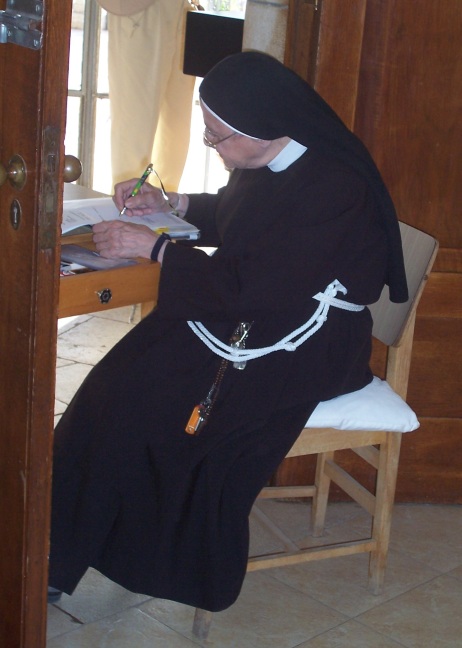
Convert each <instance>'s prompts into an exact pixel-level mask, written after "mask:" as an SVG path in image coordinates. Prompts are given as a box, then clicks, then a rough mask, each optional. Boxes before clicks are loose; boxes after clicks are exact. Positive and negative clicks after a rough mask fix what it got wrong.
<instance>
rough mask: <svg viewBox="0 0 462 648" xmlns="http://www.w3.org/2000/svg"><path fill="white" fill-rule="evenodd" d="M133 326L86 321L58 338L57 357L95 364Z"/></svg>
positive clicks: (102, 321) (111, 321) (111, 322)
mask: <svg viewBox="0 0 462 648" xmlns="http://www.w3.org/2000/svg"><path fill="white" fill-rule="evenodd" d="M133 326H134V324H129V323H128V322H122V321H118V320H116V319H109V318H98V319H97V318H93V319H89V320H86V321H84V322H82V323H80V324H78V325H76V326H74V327H73V328H72V329H70V330H69V331H66V332H64V333H63V334H61V335H59V337H58V356H59V357H60V358H66V359H68V360H74V361H75V362H83V363H86V364H93V365H94V364H96V363H97V362H99V361H100V360H101V358H103V356H104V355H105V354H106V353H107V352H108V351H109V350H110V349H111V348H112V347H113V346H114V344H116V342H118V341H119V340H120V339H121V338H122V337H123V336H124V335H125V334H126V333H128V332H129V331H130V330H131V329H132V328H133Z"/></svg>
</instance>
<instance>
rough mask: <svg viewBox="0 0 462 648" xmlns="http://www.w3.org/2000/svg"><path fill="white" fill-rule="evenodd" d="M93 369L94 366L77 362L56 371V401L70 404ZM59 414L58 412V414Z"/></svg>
mask: <svg viewBox="0 0 462 648" xmlns="http://www.w3.org/2000/svg"><path fill="white" fill-rule="evenodd" d="M92 369H93V365H92V364H85V363H83V362H75V363H71V364H67V365H65V366H64V367H58V368H57V369H56V391H55V396H56V400H57V401H58V402H60V403H65V404H69V403H70V402H71V399H72V397H73V396H74V394H75V392H76V391H77V389H78V388H79V387H80V385H81V384H82V382H83V380H84V378H86V376H87V375H88V374H89V373H90V371H91V370H92ZM56 413H58V412H56Z"/></svg>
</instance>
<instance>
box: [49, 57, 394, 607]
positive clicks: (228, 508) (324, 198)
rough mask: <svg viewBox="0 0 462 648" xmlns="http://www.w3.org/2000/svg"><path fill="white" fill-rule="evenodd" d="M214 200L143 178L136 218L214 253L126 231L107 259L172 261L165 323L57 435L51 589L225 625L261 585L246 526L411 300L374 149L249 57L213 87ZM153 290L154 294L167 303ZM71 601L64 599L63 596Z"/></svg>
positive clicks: (131, 344) (116, 232) (209, 110)
mask: <svg viewBox="0 0 462 648" xmlns="http://www.w3.org/2000/svg"><path fill="white" fill-rule="evenodd" d="M200 102H201V107H202V112H203V117H204V124H205V130H204V136H203V137H204V143H205V144H206V145H207V146H209V147H211V148H214V149H216V151H217V153H218V154H219V155H220V156H221V158H222V159H223V162H224V164H225V165H226V167H227V168H229V169H230V170H231V173H230V177H229V182H228V183H227V185H226V186H225V187H223V188H222V189H220V190H219V191H218V193H217V194H204V193H201V194H189V195H185V194H178V193H174V192H171V193H169V194H167V197H168V202H169V203H170V204H167V203H166V201H165V198H164V197H163V195H162V193H161V192H160V191H159V190H158V189H156V188H155V187H153V186H151V185H149V184H148V183H145V185H144V186H143V187H142V190H141V191H140V192H139V193H138V194H137V195H136V196H135V197H130V194H131V192H132V189H133V187H134V184H135V182H136V180H135V179H134V180H128V181H126V182H123V183H121V184H119V185H117V187H116V189H115V196H114V200H115V203H116V204H117V206H118V208H119V209H122V207H123V206H126V207H127V213H128V214H129V215H130V214H131V215H137V216H139V215H142V214H145V213H148V212H150V211H153V210H159V209H171V207H172V206H173V207H174V208H175V209H176V210H177V211H178V213H179V214H180V215H181V216H182V217H184V218H186V219H187V220H188V221H189V222H191V223H193V224H194V225H196V226H197V227H198V228H199V229H200V231H201V239H200V244H201V246H206V247H213V248H216V251H215V252H214V253H213V254H212V255H210V254H207V253H206V252H205V251H203V250H201V249H198V248H197V247H194V244H192V243H187V242H181V241H178V242H173V241H170V240H169V238H168V237H167V236H165V235H162V236H156V235H155V234H154V233H153V232H151V231H150V230H149V229H148V228H146V227H144V226H139V225H135V224H131V223H130V224H125V223H121V222H116V221H114V222H112V223H102V224H99V225H98V226H95V228H94V240H95V243H96V245H97V248H98V250H99V252H100V253H101V254H102V255H103V256H107V257H131V256H144V257H146V258H151V259H153V260H157V261H158V262H159V263H161V266H162V267H161V274H160V284H159V297H158V303H157V306H156V308H155V310H154V311H153V312H152V313H151V314H150V315H148V316H147V317H146V318H145V319H143V320H142V321H141V323H140V324H138V325H137V326H136V327H134V329H133V330H132V331H131V332H130V333H129V334H128V335H126V336H125V337H124V338H123V339H122V340H121V341H120V342H119V343H118V344H117V345H116V346H115V347H114V348H113V349H112V350H111V351H110V352H109V353H108V354H107V355H106V356H105V357H104V358H103V360H101V362H100V363H99V364H98V365H97V366H96V367H95V368H94V369H93V370H92V371H91V373H90V374H89V375H88V377H87V379H86V380H85V381H84V382H83V384H82V385H81V387H80V389H79V390H78V392H77V393H76V395H75V397H74V399H73V400H72V402H71V403H70V405H69V407H68V409H67V411H66V412H65V413H64V415H63V416H62V418H61V420H60V422H59V424H58V426H57V428H56V431H55V445H54V466H53V499H52V529H51V554H50V577H49V584H50V586H52V588H54V590H58V592H60V591H63V592H67V593H68V594H71V593H72V592H73V590H74V589H75V587H76V586H77V584H78V582H79V580H80V579H81V578H82V576H83V575H84V574H85V571H86V570H87V569H88V567H93V568H94V569H96V570H98V571H99V572H101V573H102V574H104V575H105V576H106V577H108V578H109V579H111V580H113V581H115V582H116V583H118V584H120V585H121V586H123V587H124V588H126V589H128V590H131V591H133V592H137V593H142V594H146V595H149V596H153V597H158V598H164V599H170V600H174V601H178V602H181V603H185V604H188V605H191V606H194V607H200V608H202V609H205V610H210V611H219V610H224V609H225V608H227V607H229V606H230V605H232V604H233V603H234V601H235V600H236V598H237V597H238V595H239V592H240V589H241V586H242V583H243V579H244V576H245V572H246V565H247V557H248V544H249V531H248V516H249V513H250V510H251V507H252V504H253V502H254V500H255V498H256V496H257V495H258V493H259V491H260V489H261V488H262V487H263V486H264V485H265V484H266V483H267V482H268V480H269V479H270V478H271V475H272V474H273V472H274V471H275V470H276V468H277V467H278V465H279V464H280V462H281V461H282V460H283V458H284V456H285V454H286V453H287V451H288V450H289V449H290V447H291V445H292V444H293V442H294V441H295V439H296V438H297V435H298V434H299V432H300V430H301V429H302V428H303V426H304V424H305V422H306V421H307V419H308V418H309V416H310V414H311V413H312V411H313V410H314V408H315V407H316V405H317V403H318V402H319V401H321V400H327V399H330V398H333V397H334V396H339V395H341V394H344V393H347V392H350V391H354V390H356V389H360V388H362V387H364V386H365V385H366V384H368V383H369V382H370V380H371V379H372V374H371V371H370V368H369V358H370V352H371V330H372V320H371V315H370V313H369V310H368V308H367V304H371V303H373V302H375V301H376V300H377V299H378V298H379V296H380V293H381V291H382V288H383V286H384V285H385V284H388V285H389V288H390V295H391V299H392V300H393V301H397V302H400V301H405V300H406V299H407V287H406V278H405V274H404V266H403V257H402V249H401V240H400V235H399V228H398V222H397V217H396V213H395V210H394V207H393V204H392V201H391V199H390V196H389V194H388V191H387V189H386V187H385V185H384V183H383V181H382V179H381V176H380V174H379V172H378V170H377V168H376V166H375V164H374V162H373V160H372V159H371V157H370V155H369V153H368V152H367V150H366V148H365V147H364V145H363V144H362V143H361V142H360V141H359V140H358V138H357V137H356V136H355V135H353V134H352V133H351V132H350V131H349V130H348V129H347V128H346V127H345V125H344V124H343V123H342V122H341V120H340V119H339V118H338V116H337V115H336V114H335V113H334V112H333V111H332V109H331V108H330V107H329V106H328V105H327V104H326V103H325V102H324V101H323V100H322V98H321V97H320V96H319V95H318V94H317V93H316V92H315V91H314V90H313V89H312V88H311V87H310V86H309V85H307V83H305V82H304V81H303V80H302V79H301V78H300V77H298V76H297V75H296V74H294V73H293V72H292V71H290V70H289V69H287V68H286V67H284V65H282V64H281V63H280V62H279V61H277V60H275V59H273V58H272V57H270V56H268V55H266V54H262V53H258V52H250V51H249V52H242V53H239V54H236V55H233V56H230V57H228V58H226V59H224V60H223V61H221V62H220V63H218V64H217V65H216V66H215V67H214V68H213V69H212V70H211V71H210V72H209V74H208V75H207V76H206V77H205V78H204V80H203V82H202V84H201V86H200ZM153 290H154V287H153ZM58 595H59V594H58Z"/></svg>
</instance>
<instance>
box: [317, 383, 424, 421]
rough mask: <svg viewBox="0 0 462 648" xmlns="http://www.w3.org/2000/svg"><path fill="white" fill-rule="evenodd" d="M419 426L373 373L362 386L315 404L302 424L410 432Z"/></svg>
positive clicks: (399, 398) (387, 386)
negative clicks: (366, 383) (370, 380)
mask: <svg viewBox="0 0 462 648" xmlns="http://www.w3.org/2000/svg"><path fill="white" fill-rule="evenodd" d="M419 425H420V423H419V421H418V420H417V417H416V415H415V413H414V412H413V411H412V409H411V408H410V407H409V405H408V404H407V403H405V402H404V401H403V399H402V398H401V397H400V396H398V394H397V393H396V392H395V391H393V389H392V388H391V387H390V385H389V384H388V383H387V382H386V380H380V378H377V377H376V376H374V378H373V380H372V382H371V383H369V385H366V387H363V389H359V390H358V391H355V392H351V393H350V394H345V395H344V396H337V398H332V399H331V400H328V401H322V402H321V403H319V405H318V406H317V407H316V409H315V410H314V412H313V413H312V415H311V416H310V418H309V420H308V422H307V424H306V426H305V427H307V428H323V427H331V428H336V429H338V430H388V431H390V432H411V431H412V430H416V429H417V428H418V427H419Z"/></svg>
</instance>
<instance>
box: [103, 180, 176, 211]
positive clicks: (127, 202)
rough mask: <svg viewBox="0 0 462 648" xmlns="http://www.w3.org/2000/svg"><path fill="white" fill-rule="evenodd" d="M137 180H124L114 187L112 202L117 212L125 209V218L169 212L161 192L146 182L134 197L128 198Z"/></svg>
mask: <svg viewBox="0 0 462 648" xmlns="http://www.w3.org/2000/svg"><path fill="white" fill-rule="evenodd" d="M138 180H139V178H132V179H131V180H124V182H119V183H118V184H116V185H115V187H114V196H113V197H112V199H113V201H114V202H115V204H116V207H117V209H118V210H119V211H122V209H123V208H124V207H126V208H127V210H126V212H125V214H126V215H127V216H144V215H146V214H151V213H153V212H160V211H169V210H170V209H171V208H170V206H169V205H168V203H167V202H166V200H165V199H164V197H163V195H162V192H161V190H160V189H157V187H153V186H152V185H150V184H149V183H148V182H145V183H144V185H143V186H142V187H141V188H140V190H139V192H138V193H137V194H136V196H130V194H131V193H132V191H133V189H134V187H135V185H136V183H137V182H138Z"/></svg>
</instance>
